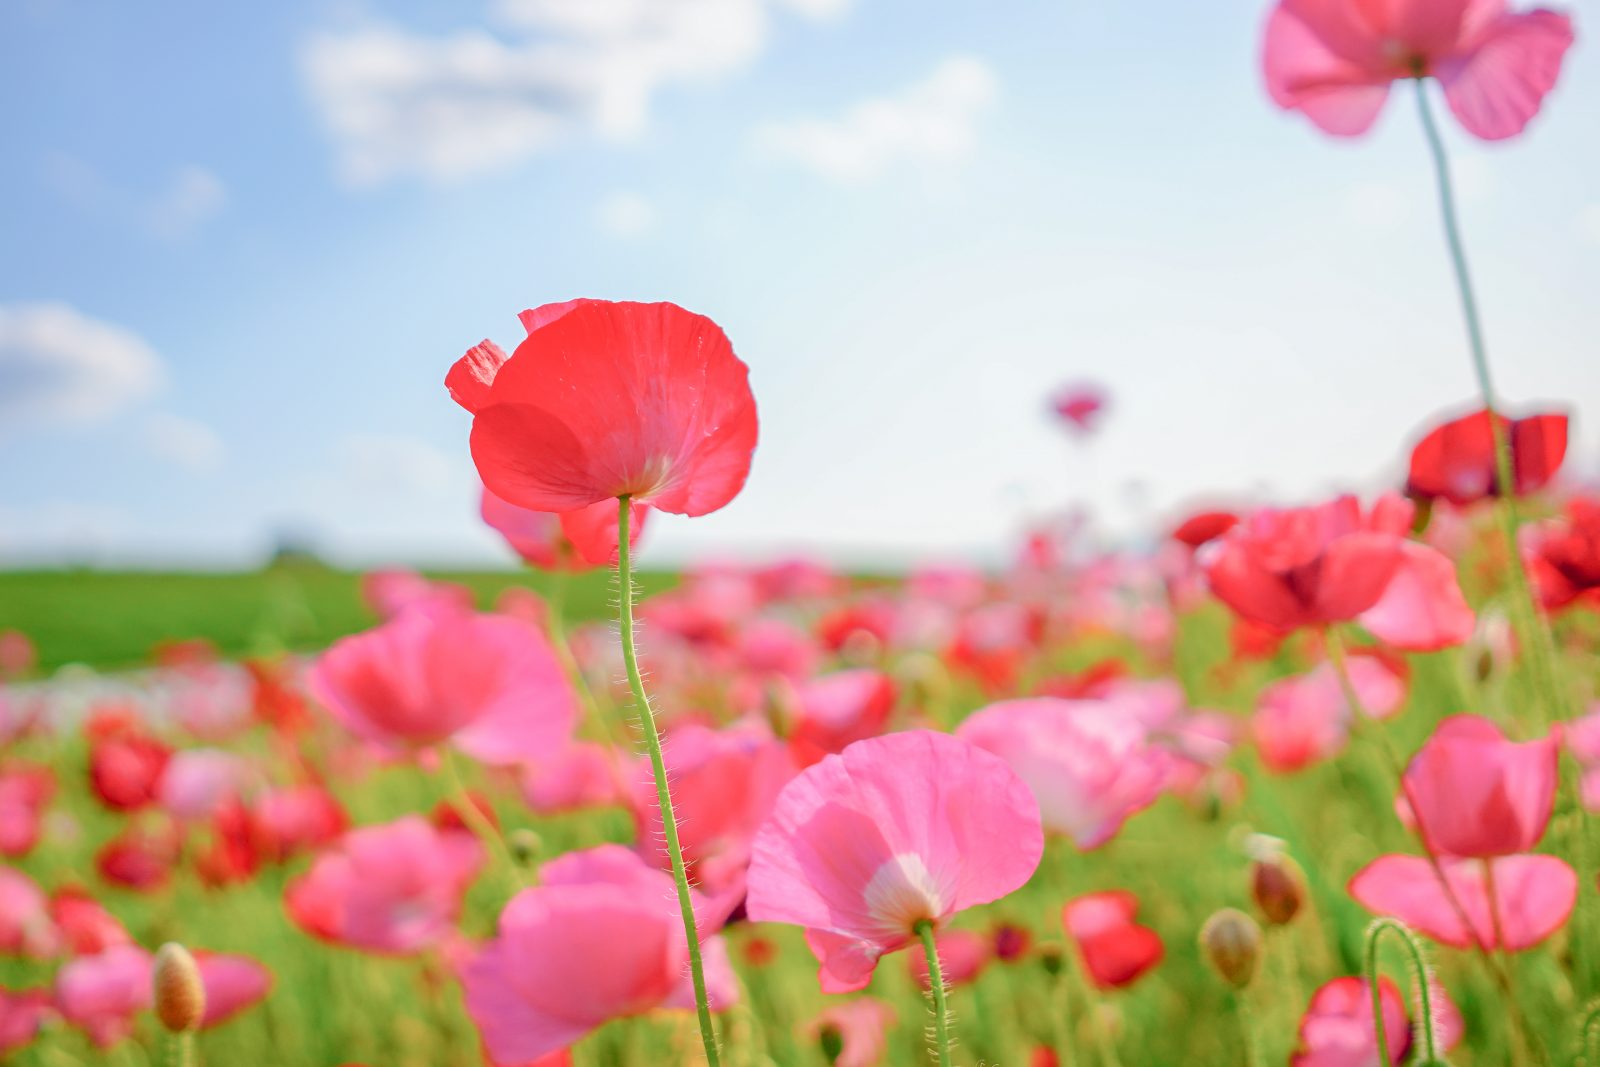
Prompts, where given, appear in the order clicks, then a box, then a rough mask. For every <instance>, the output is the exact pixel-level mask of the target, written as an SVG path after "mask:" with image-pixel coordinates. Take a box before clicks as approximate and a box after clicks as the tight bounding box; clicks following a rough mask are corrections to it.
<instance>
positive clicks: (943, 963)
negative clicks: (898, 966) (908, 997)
mask: <svg viewBox="0 0 1600 1067" xmlns="http://www.w3.org/2000/svg"><path fill="white" fill-rule="evenodd" d="M933 946H934V951H935V952H937V953H938V955H939V971H940V975H941V977H943V978H944V983H945V985H946V986H958V985H965V984H966V983H968V982H973V981H976V980H977V978H978V975H980V974H982V973H983V969H984V968H985V967H987V966H988V965H989V961H990V960H991V959H993V958H994V949H993V946H992V945H991V944H990V941H989V939H988V938H987V937H984V936H983V935H982V934H979V933H975V932H974V931H972V930H941V931H940V932H939V933H938V935H937V936H935V937H934V939H933ZM906 966H907V968H908V969H909V970H910V972H911V980H912V981H913V982H916V983H917V985H919V986H921V987H922V988H923V989H924V990H928V989H931V988H933V986H932V982H931V981H930V980H929V975H928V957H927V956H926V955H925V954H920V953H915V952H914V953H912V954H911V955H909V956H907V957H906Z"/></svg>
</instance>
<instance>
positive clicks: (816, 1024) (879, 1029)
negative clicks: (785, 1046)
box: [805, 997, 895, 1067]
mask: <svg viewBox="0 0 1600 1067" xmlns="http://www.w3.org/2000/svg"><path fill="white" fill-rule="evenodd" d="M894 1022H895V1012H894V1009H893V1008H891V1007H890V1006H889V1005H887V1004H885V1003H884V1002H883V1001H881V1000H878V999H877V998H875V997H856V998H854V999H852V1000H847V1001H845V1002H844V1003H842V1004H832V1005H829V1006H828V1007H827V1008H826V1009H824V1010H823V1011H822V1012H821V1013H819V1014H818V1015H817V1016H816V1017H815V1018H814V1019H812V1020H811V1021H810V1022H809V1023H807V1024H806V1027H805V1032H806V1034H807V1035H809V1036H810V1037H811V1039H812V1040H813V1041H816V1042H817V1043H819V1044H820V1045H821V1046H822V1050H823V1055H824V1056H826V1057H828V1058H829V1062H831V1063H832V1064H833V1067H875V1065H876V1064H879V1063H881V1062H883V1058H884V1057H885V1056H886V1055H887V1054H888V1051H889V1042H888V1034H889V1028H890V1027H891V1026H893V1025H894Z"/></svg>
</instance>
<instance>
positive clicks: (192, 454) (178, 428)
mask: <svg viewBox="0 0 1600 1067" xmlns="http://www.w3.org/2000/svg"><path fill="white" fill-rule="evenodd" d="M144 443H145V447H146V448H148V449H149V450H150V452H151V454H152V455H155V456H157V457H159V458H161V459H164V460H167V461H169V462H171V463H175V464H177V465H178V466H180V467H183V468H185V469H186V470H191V471H196V472H203V471H214V470H216V469H217V468H219V467H221V466H222V461H223V458H224V456H225V455H226V452H227V450H226V449H225V448H224V447H223V444H222V438H220V437H218V436H217V433H216V431H215V430H213V429H212V428H211V427H209V426H207V425H205V424H204V423H202V422H196V421H195V420H194V419H186V418H184V417H182V416H181V415H171V414H166V413H160V414H156V415H152V416H150V417H149V418H148V419H146V420H145V424H144Z"/></svg>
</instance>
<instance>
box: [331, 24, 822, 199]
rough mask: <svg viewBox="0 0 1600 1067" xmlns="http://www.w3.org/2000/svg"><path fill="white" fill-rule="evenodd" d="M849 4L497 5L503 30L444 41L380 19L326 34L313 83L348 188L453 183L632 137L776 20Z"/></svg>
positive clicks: (742, 53) (752, 55) (738, 64)
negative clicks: (585, 136)
mask: <svg viewBox="0 0 1600 1067" xmlns="http://www.w3.org/2000/svg"><path fill="white" fill-rule="evenodd" d="M846 2H847V0H784V2H779V0H671V2H668V0H583V2H582V3H574V2H571V0H498V2H497V3H496V4H495V5H494V7H493V12H492V13H493V16H494V21H495V23H496V26H495V27H493V28H491V27H488V26H484V27H476V28H472V29H466V30H461V31H458V32H456V33H452V34H448V35H429V34H422V33H415V32H412V31H410V30H406V29H403V28H401V27H398V26H395V25H390V24H385V23H369V24H365V25H360V26H357V27H355V28H353V29H346V30H325V31H322V32H319V33H316V34H314V35H312V36H311V37H309V38H308V39H307V40H306V41H305V43H304V46H303V48H302V51H301V56H300V59H301V68H302V71H303V73H304V77H305V81H306V84H307V87H308V89H309V91H310V94H311V97H312V100H313V102H314V104H315V105H316V107H317V109H318V110H319V111H320V112H321V115H322V120H323V123H324V125H325V126H326V127H327V129H328V132H329V133H330V134H331V135H332V138H333V140H334V143H335V147H336V149H337V151H338V156H339V166H340V172H341V174H342V175H343V177H344V178H345V179H346V180H347V181H348V182H350V183H351V184H353V185H370V184H373V183H376V182H381V181H383V180H385V179H388V178H392V177H395V176H396V175H401V174H420V175H422V176H424V177H427V178H431V179H435V180H441V181H450V180H456V179H461V178H465V177H468V176H471V175H475V174H481V173H485V172H489V171H494V170H498V169H502V168H505V167H507V166H510V165H512V164H515V163H517V162H519V161H521V160H523V159H526V158H527V157H529V156H531V155H533V154H535V153H537V152H539V151H541V150H544V149H547V148H550V147H551V146H553V145H555V144H557V143H558V142H559V141H561V140H562V139H563V138H566V137H569V136H571V135H573V134H575V133H579V132H585V131H592V132H597V133H599V134H600V135H602V136H606V137H611V138H618V139H625V138H629V137H632V136H634V135H636V134H637V133H638V132H639V131H640V130H642V129H643V128H644V127H645V125H646V123H647V121H648V118H649V114H650V105H651V101H652V99H653V98H654V96H655V95H656V93H657V92H659V91H660V90H662V89H663V88H666V87H669V86H674V85H683V84H692V83H710V82H716V81H719V80H721V79H723V78H725V77H728V76H729V75H731V74H733V73H736V72H738V71H740V70H742V69H744V68H746V67H747V66H749V64H750V63H752V62H753V61H754V60H755V59H756V58H757V57H758V56H759V55H760V54H761V53H762V51H763V50H764V49H765V48H766V45H767V41H768V38H769V36H770V32H771V21H772V11H773V9H774V8H776V7H785V6H786V7H789V8H791V9H793V10H796V11H798V12H800V13H801V14H804V15H807V16H809V17H824V16H829V15H832V14H836V13H837V12H838V10H840V9H841V8H842V7H844V6H845V3H846Z"/></svg>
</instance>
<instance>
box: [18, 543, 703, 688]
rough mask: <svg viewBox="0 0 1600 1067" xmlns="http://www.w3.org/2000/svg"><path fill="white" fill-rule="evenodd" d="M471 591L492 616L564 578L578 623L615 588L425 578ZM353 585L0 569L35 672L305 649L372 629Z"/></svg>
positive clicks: (511, 574) (646, 582)
mask: <svg viewBox="0 0 1600 1067" xmlns="http://www.w3.org/2000/svg"><path fill="white" fill-rule="evenodd" d="M427 573H428V576H429V577H432V578H438V579H441V580H444V581H450V582H456V583H458V584H461V585H464V586H466V587H467V588H469V589H471V590H472V592H473V595H474V597H475V598H476V599H477V601H478V604H479V606H480V607H485V608H487V607H489V606H490V605H491V604H493V603H494V600H495V598H496V597H498V596H499V595H500V593H501V592H503V591H504V590H505V589H507V588H509V587H512V586H523V587H526V588H530V589H534V590H536V591H538V592H540V593H542V594H548V593H549V592H550V590H551V588H552V582H553V581H563V580H564V581H565V582H566V586H567V587H566V590H565V594H564V595H565V602H566V614H567V616H568V617H569V618H571V619H573V620H575V621H582V620H587V619H597V618H606V617H609V616H610V615H611V613H612V612H613V610H614V609H613V607H612V602H613V600H614V595H613V589H612V585H611V582H612V579H611V578H610V576H609V574H608V573H607V572H606V571H604V570H601V571H591V572H589V573H587V574H579V575H574V576H571V577H569V578H566V579H559V578H558V579H552V578H551V576H549V575H546V574H542V573H535V572H532V571H520V572H518V571H429V572H427ZM637 580H638V582H639V585H640V587H641V588H642V589H643V590H644V592H645V593H646V594H649V593H652V592H657V591H659V590H662V589H665V588H667V587H669V586H670V585H672V584H673V582H674V581H675V580H676V579H675V577H674V576H673V575H671V574H667V573H659V572H657V573H651V572H646V573H642V574H639V575H638V576H637ZM360 583H361V576H360V575H359V574H356V573H353V572H350V571H341V570H333V569H331V568H327V567H321V566H317V565H314V564H284V565H280V566H275V567H269V568H267V569H265V570H259V571H242V572H205V573H198V572H197V573H173V572H156V571H91V570H37V571H9V572H0V630H5V629H13V628H14V629H19V630H21V631H23V632H24V633H26V634H27V635H28V636H29V637H30V638H32V639H33V641H34V643H35V645H36V646H37V648H38V652H39V666H40V669H41V670H44V671H52V670H54V669H56V668H57V667H60V666H63V665H65V664H68V663H81V664H86V665H88V666H91V667H96V668H99V669H117V668H124V667H133V666H138V665H139V664H141V663H145V662H148V660H149V657H150V650H151V649H152V648H153V647H154V646H155V645H157V644H159V643H161V642H164V641H181V640H186V639H189V638H195V637H204V638H206V639H207V640H209V641H211V642H212V643H213V644H215V645H216V646H217V648H218V649H219V650H220V651H221V652H222V653H223V654H224V655H226V656H230V657H238V656H245V655H251V654H257V653H270V652H276V651H281V650H285V649H287V650H290V651H313V650H315V649H318V648H322V647H325V646H326V645H327V644H328V643H329V642H331V641H333V640H334V639H335V638H338V637H342V636H344V635H345V634H350V633H355V632H356V631H358V630H362V629H365V628H366V627H368V626H371V625H373V624H374V623H375V622H376V621H377V620H376V619H375V617H374V616H373V614H372V612H371V611H370V610H369V609H368V608H367V606H366V604H365V603H364V602H363V601H362V599H361V588H360Z"/></svg>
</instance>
